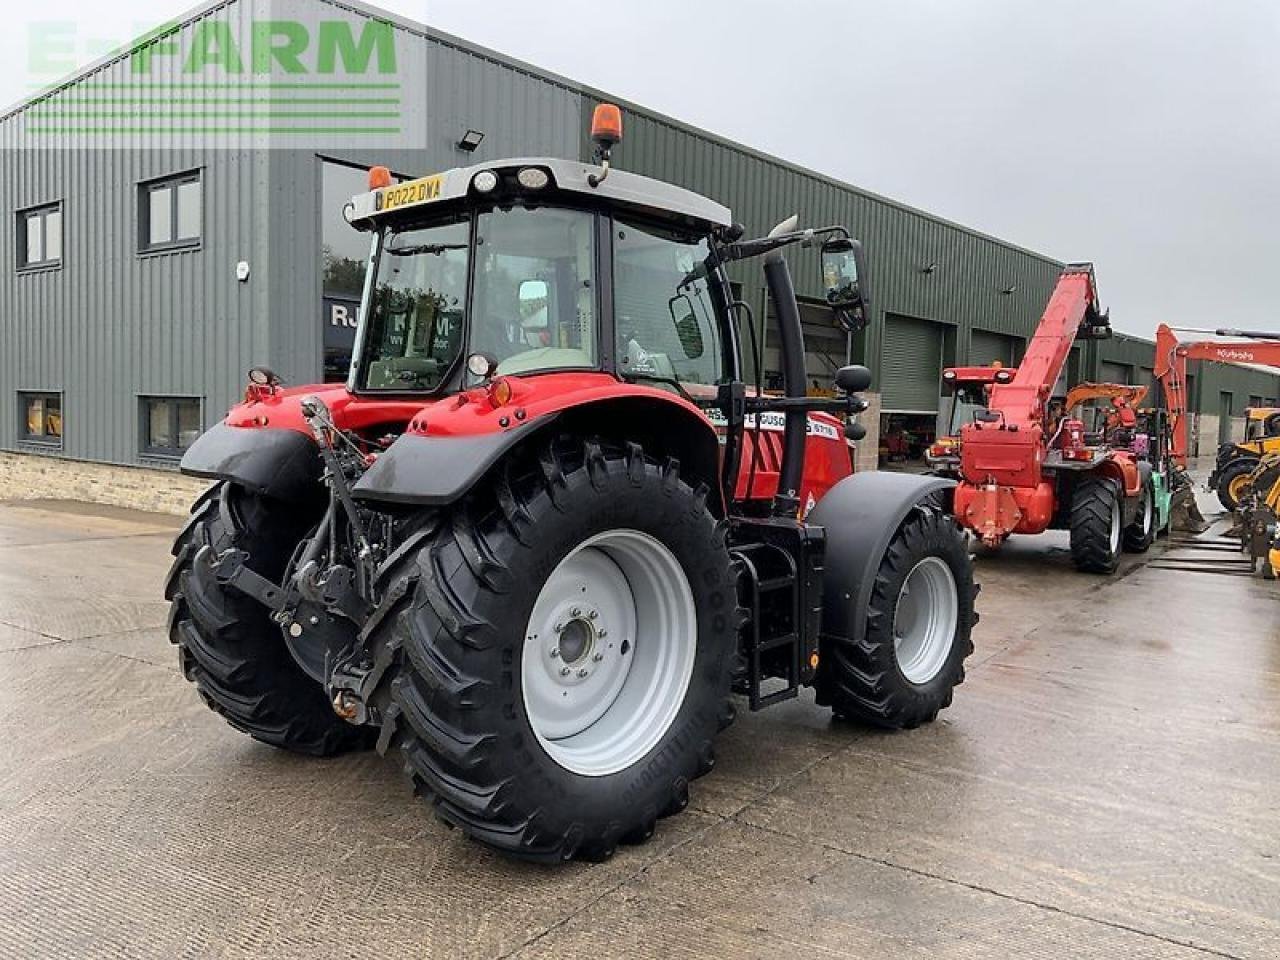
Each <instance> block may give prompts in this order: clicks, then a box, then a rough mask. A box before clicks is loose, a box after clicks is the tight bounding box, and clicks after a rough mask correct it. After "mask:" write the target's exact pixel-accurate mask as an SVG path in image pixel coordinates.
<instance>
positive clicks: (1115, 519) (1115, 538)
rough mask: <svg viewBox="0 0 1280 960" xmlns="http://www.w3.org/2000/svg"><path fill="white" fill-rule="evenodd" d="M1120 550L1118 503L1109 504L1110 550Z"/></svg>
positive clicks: (1114, 551)
mask: <svg viewBox="0 0 1280 960" xmlns="http://www.w3.org/2000/svg"><path fill="white" fill-rule="evenodd" d="M1119 550H1120V504H1118V503H1112V504H1111V552H1112V554H1115V553H1118V552H1119Z"/></svg>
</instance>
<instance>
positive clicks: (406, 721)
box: [375, 437, 743, 861]
mask: <svg viewBox="0 0 1280 960" xmlns="http://www.w3.org/2000/svg"><path fill="white" fill-rule="evenodd" d="M530 460H531V462H529V463H528V464H525V465H517V464H507V465H505V466H504V468H502V469H500V471H499V476H498V477H497V478H496V479H495V480H494V481H492V482H490V483H489V484H488V486H487V488H481V489H479V490H477V491H476V492H475V493H473V494H471V495H470V496H468V497H467V498H466V500H465V501H464V502H462V503H461V504H460V505H457V506H455V507H454V508H452V509H451V510H450V511H449V513H448V514H447V515H445V516H444V517H443V518H442V522H441V523H440V525H439V528H438V531H437V532H436V533H435V534H433V535H432V536H430V537H428V538H427V539H426V541H425V543H424V545H423V546H422V547H421V548H420V549H418V550H416V551H412V552H410V553H408V554H406V555H405V557H404V558H403V559H402V561H401V566H402V569H403V573H402V574H400V575H399V576H400V577H401V582H400V584H398V585H397V586H396V588H395V589H393V590H392V591H390V593H391V594H393V595H399V596H400V597H401V599H399V600H395V601H392V602H393V604H394V607H393V609H390V610H388V611H386V613H385V616H384V619H383V624H384V626H383V627H381V628H379V629H383V630H387V631H390V632H391V637H389V638H388V642H390V643H392V644H400V645H402V647H403V651H404V656H403V658H402V665H401V668H400V671H399V674H398V676H396V678H395V679H394V680H393V682H392V684H391V698H392V705H391V707H390V708H389V710H388V712H387V716H386V718H385V719H384V725H385V728H384V731H383V738H384V739H383V743H384V745H387V744H391V743H396V742H398V743H399V746H400V749H401V751H402V753H403V756H404V760H405V767H406V772H407V773H408V775H409V777H410V778H411V780H412V781H413V783H414V786H415V788H416V791H417V792H419V793H420V794H423V795H425V796H426V797H427V798H428V800H429V801H430V803H431V804H432V805H433V807H434V808H435V810H436V813H437V814H438V815H439V816H440V817H441V818H442V819H444V820H445V821H446V822H447V823H450V824H453V825H455V826H458V827H460V828H461V829H462V830H463V831H465V832H466V833H467V834H468V835H470V836H471V837H472V838H474V839H476V840H479V841H481V842H483V843H486V844H488V845H490V846H493V847H495V848H497V849H499V850H501V851H503V852H505V853H507V854H511V855H514V856H517V857H521V858H525V859H532V860H545V861H551V860H567V859H571V858H573V857H580V858H583V859H588V860H602V859H605V858H607V857H609V856H610V855H611V854H612V853H613V852H614V849H615V848H616V846H617V844H618V843H620V842H621V843H628V842H637V843H638V842H642V841H644V840H646V839H648V838H649V837H650V836H651V835H652V833H653V830H654V824H655V821H656V820H657V819H658V817H660V816H664V815H666V814H672V813H676V812H678V811H680V810H682V809H683V808H684V807H685V805H686V803H687V802H688V789H689V781H691V780H693V779H694V778H695V777H699V776H701V775H702V774H704V773H706V772H708V771H709V770H710V769H711V767H712V764H713V762H714V755H713V752H712V738H713V737H714V736H715V734H716V732H717V731H718V730H720V729H721V728H722V727H724V726H726V725H727V724H728V722H729V720H730V718H731V717H732V710H731V707H730V704H729V699H728V698H729V692H730V682H731V669H732V666H733V660H734V656H735V654H736V651H737V640H738V631H739V628H740V626H741V623H742V620H743V616H742V613H741V611H740V610H739V608H738V606H737V591H736V581H735V575H734V568H733V565H732V562H731V560H730V557H729V553H728V550H727V549H726V546H725V534H726V525H725V523H724V522H720V521H717V520H716V519H715V517H714V516H712V514H711V512H710V510H709V509H708V508H707V504H706V494H707V491H706V488H705V487H699V489H697V490H695V489H692V488H690V486H689V485H688V484H686V483H685V482H684V481H683V480H682V479H681V477H680V473H679V465H678V463H677V462H676V461H674V460H668V461H667V462H666V464H665V465H662V464H658V463H656V462H654V461H653V460H652V459H650V458H648V457H646V456H645V454H644V452H643V451H642V450H641V448H640V447H639V446H637V445H635V444H627V445H626V447H625V448H622V447H602V446H600V445H597V444H596V443H593V442H587V443H585V444H584V443H583V442H582V441H581V440H580V439H572V438H567V437H566V438H562V439H561V440H559V441H557V442H555V443H554V444H552V445H551V447H549V448H548V449H546V450H544V452H543V453H542V455H541V456H540V457H539V458H538V459H537V460H533V459H532V458H530ZM396 577H397V574H395V573H393V574H392V575H391V578H392V579H393V580H394V579H396ZM375 616H376V615H375Z"/></svg>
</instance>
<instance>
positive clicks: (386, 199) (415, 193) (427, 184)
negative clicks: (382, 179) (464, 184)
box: [378, 174, 444, 211]
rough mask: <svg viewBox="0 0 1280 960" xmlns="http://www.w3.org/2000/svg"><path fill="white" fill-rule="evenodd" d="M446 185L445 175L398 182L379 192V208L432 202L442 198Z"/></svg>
mask: <svg viewBox="0 0 1280 960" xmlns="http://www.w3.org/2000/svg"><path fill="white" fill-rule="evenodd" d="M443 186H444V176H443V175H442V174H437V175H436V176H433V177H422V178H421V179H418V180H409V181H407V182H405V183H397V184H396V185H395V186H394V187H383V188H382V190H380V191H379V192H378V210H379V211H386V210H395V209H397V208H399V207H410V206H413V205H414V204H418V203H430V202H431V201H432V200H439V199H440V190H441V188H442V187H443Z"/></svg>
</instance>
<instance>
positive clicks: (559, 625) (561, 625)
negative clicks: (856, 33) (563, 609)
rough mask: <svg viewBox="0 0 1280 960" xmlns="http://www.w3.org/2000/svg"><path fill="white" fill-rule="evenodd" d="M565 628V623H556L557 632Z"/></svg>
mask: <svg viewBox="0 0 1280 960" xmlns="http://www.w3.org/2000/svg"><path fill="white" fill-rule="evenodd" d="M563 629H564V624H563V623H557V624H556V633H559V632H560V631H562V630H563Z"/></svg>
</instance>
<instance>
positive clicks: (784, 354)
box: [764, 250, 809, 518]
mask: <svg viewBox="0 0 1280 960" xmlns="http://www.w3.org/2000/svg"><path fill="white" fill-rule="evenodd" d="M764 278H765V283H766V284H767V285H768V288H769V298H770V299H771V300H772V301H773V312H774V315H775V316H776V317H777V318H778V342H779V346H780V347H781V359H782V388H783V392H784V393H785V394H786V396H787V397H788V398H803V397H805V396H806V392H805V377H804V333H803V331H802V330H801V327H800V307H799V305H798V304H797V303H796V291H795V286H794V285H793V284H792V282H791V271H790V269H789V268H788V267H787V261H786V258H785V257H783V255H782V251H781V250H773V251H771V252H770V253H769V254H768V255H767V256H765V258H764ZM808 429H809V413H808V411H807V410H804V409H796V408H788V409H787V411H786V421H785V425H784V430H783V435H782V467H781V469H780V471H779V472H778V492H777V493H776V494H775V495H774V498H773V505H772V507H771V513H772V514H773V516H775V517H793V518H794V517H795V516H796V515H797V514H798V513H799V511H800V482H801V478H802V477H803V476H804V445H805V436H806V434H807V432H808Z"/></svg>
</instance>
